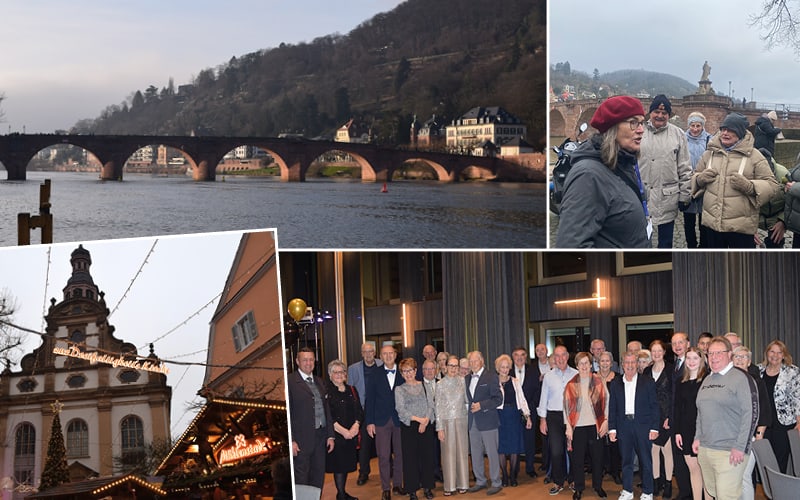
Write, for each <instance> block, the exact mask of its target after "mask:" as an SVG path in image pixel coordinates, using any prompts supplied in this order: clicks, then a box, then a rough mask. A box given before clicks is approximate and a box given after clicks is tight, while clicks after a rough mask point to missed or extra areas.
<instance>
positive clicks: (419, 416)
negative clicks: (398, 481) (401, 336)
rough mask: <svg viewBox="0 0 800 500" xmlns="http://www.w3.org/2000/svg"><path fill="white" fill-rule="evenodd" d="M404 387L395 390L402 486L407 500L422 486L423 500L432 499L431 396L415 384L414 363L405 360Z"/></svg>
mask: <svg viewBox="0 0 800 500" xmlns="http://www.w3.org/2000/svg"><path fill="white" fill-rule="evenodd" d="M400 374H401V375H403V380H404V381H405V382H404V383H403V384H401V385H398V386H397V387H396V388H395V390H394V401H395V407H396V408H397V417H398V418H399V419H400V423H401V424H402V426H401V427H400V445H401V447H402V449H403V486H404V488H405V490H406V492H407V493H408V495H409V497H410V500H417V490H418V489H419V488H420V486H422V488H423V490H424V493H425V498H427V499H429V500H430V499H431V498H433V488H434V482H433V481H434V480H433V466H434V463H433V462H434V457H435V456H436V437H435V436H434V432H433V426H431V425H428V424H430V423H431V421H432V420H433V417H434V414H435V413H434V412H435V407H434V403H433V394H431V393H430V392H428V391H427V390H426V389H425V384H423V383H422V382H420V381H419V380H417V362H416V361H414V359H413V358H405V359H404V360H403V361H401V362H400Z"/></svg>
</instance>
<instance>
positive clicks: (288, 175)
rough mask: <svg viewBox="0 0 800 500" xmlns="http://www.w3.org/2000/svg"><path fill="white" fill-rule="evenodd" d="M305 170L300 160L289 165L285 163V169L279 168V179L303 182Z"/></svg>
mask: <svg viewBox="0 0 800 500" xmlns="http://www.w3.org/2000/svg"><path fill="white" fill-rule="evenodd" d="M305 180H306V171H305V169H303V165H302V164H301V163H300V161H296V162H294V163H292V164H291V165H286V169H281V181H283V182H305Z"/></svg>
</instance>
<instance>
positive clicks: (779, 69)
mask: <svg viewBox="0 0 800 500" xmlns="http://www.w3.org/2000/svg"><path fill="white" fill-rule="evenodd" d="M790 3H797V2H794V1H791V2H790ZM761 4H762V2H757V1H753V0H727V1H725V2H720V1H715V2H698V1H697V0H691V1H690V0H670V1H669V2H652V1H643V2H630V1H626V0H604V1H602V2H597V1H592V0H551V1H550V11H549V15H550V19H549V30H550V43H549V51H550V52H549V54H550V64H551V65H552V64H555V63H557V62H564V61H569V63H570V67H571V68H572V69H573V70H580V71H583V72H586V73H588V74H590V75H591V74H592V73H593V71H594V69H595V68H597V69H598V70H599V71H600V73H608V72H611V71H615V70H621V69H645V70H649V71H656V72H660V73H669V74H672V75H674V76H678V77H681V78H683V79H685V80H688V81H689V82H691V83H692V84H695V85H696V84H697V81H698V80H700V76H701V74H702V69H703V62H704V61H708V64H709V66H711V76H710V79H711V81H712V82H713V83H712V87H713V88H714V90H716V91H717V93H722V94H726V95H727V94H728V87H729V86H728V82H729V81H730V82H731V89H732V91H731V94H732V95H733V97H734V98H736V99H741V98H742V97H744V98H745V99H747V100H748V101H751V100H752V99H751V89H753V90H752V95H753V97H754V99H755V100H756V101H760V102H763V103H778V104H795V105H798V104H800V94H798V93H797V87H798V81H800V58H798V57H797V56H796V55H795V54H794V53H792V52H791V51H790V50H788V49H785V48H774V49H772V50H767V49H766V48H765V47H766V46H765V43H764V42H763V41H762V40H761V39H760V36H761V34H762V31H761V28H759V27H758V26H750V25H749V19H750V17H751V16H753V15H755V14H758V13H759V12H760V10H761V9H760V6H761ZM795 109H796V108H795Z"/></svg>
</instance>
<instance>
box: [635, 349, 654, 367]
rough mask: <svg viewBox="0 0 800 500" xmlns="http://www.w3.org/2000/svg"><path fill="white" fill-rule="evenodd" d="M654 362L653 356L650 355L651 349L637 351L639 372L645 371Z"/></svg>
mask: <svg viewBox="0 0 800 500" xmlns="http://www.w3.org/2000/svg"><path fill="white" fill-rule="evenodd" d="M651 364H653V357H652V356H651V355H650V349H642V350H641V351H639V352H638V353H636V370H637V371H638V372H639V373H644V370H645V369H646V368H647V367H648V366H650V365H651Z"/></svg>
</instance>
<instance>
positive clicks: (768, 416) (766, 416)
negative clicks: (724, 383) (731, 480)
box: [733, 345, 772, 500]
mask: <svg viewBox="0 0 800 500" xmlns="http://www.w3.org/2000/svg"><path fill="white" fill-rule="evenodd" d="M752 356H753V355H752V353H751V352H750V349H748V348H747V347H745V346H743V345H740V346H739V347H737V348H735V349H734V350H733V366H735V367H736V368H741V369H742V370H744V371H746V372H747V373H748V374H749V375H750V377H752V379H753V380H754V381H755V383H756V387H758V426H757V427H756V433H755V436H754V439H763V438H764V432H765V431H766V429H767V427H769V426H770V425H771V424H772V411H771V410H770V402H769V396H768V395H767V386H766V385H764V380H763V379H762V378H761V374H760V373H759V371H758V368H756V367H755V366H753V365H752V363H751V361H752ZM755 466H756V457H755V454H754V453H753V450H752V449H751V450H750V455H749V457H747V459H746V461H745V469H744V481H743V482H742V496H741V497H740V498H741V500H753V499H754V498H755V494H756V492H755V487H754V486H753V469H754V468H755Z"/></svg>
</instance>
